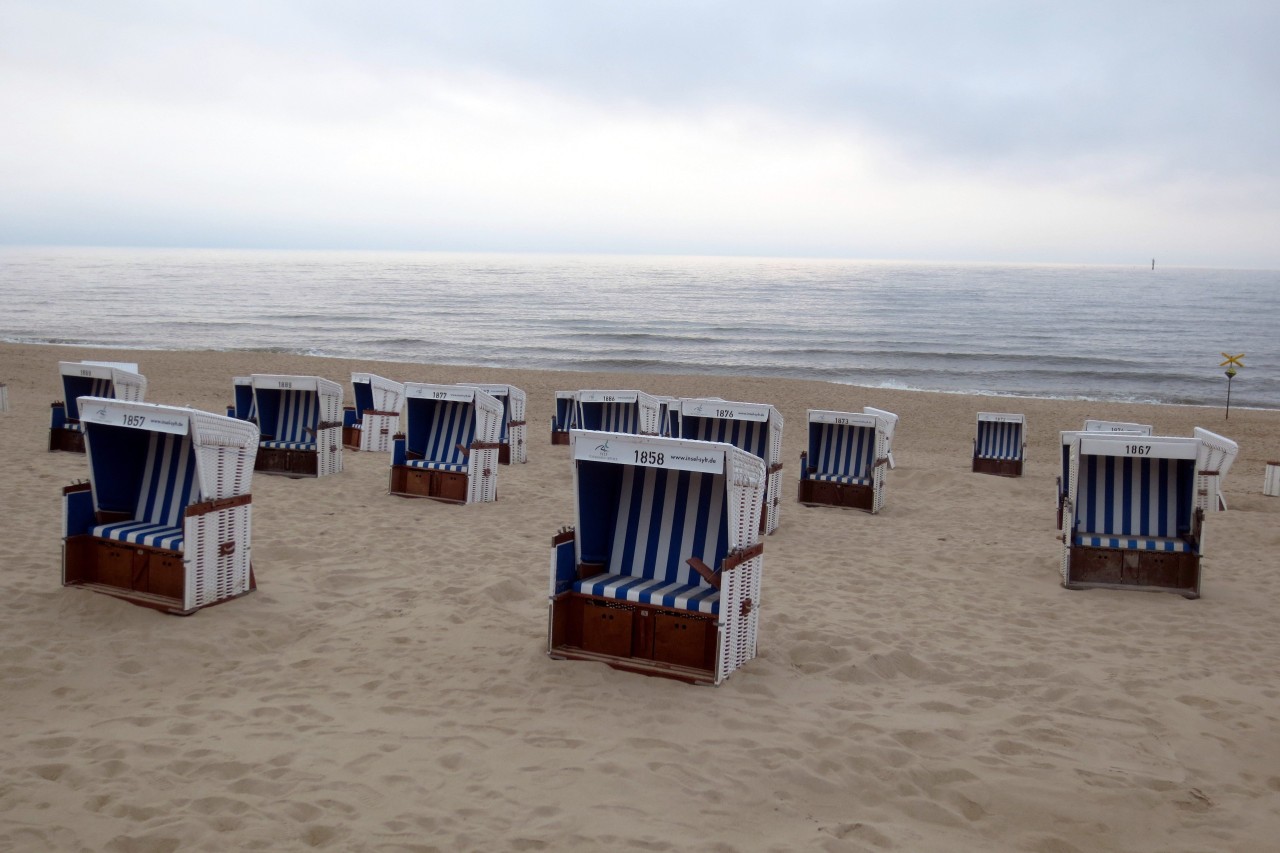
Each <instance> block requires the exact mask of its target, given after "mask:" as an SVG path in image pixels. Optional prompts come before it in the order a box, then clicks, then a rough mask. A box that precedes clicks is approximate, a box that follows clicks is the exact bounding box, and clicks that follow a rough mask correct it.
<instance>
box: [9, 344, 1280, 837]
mask: <svg viewBox="0 0 1280 853" xmlns="http://www.w3.org/2000/svg"><path fill="white" fill-rule="evenodd" d="M85 358H96V359H105V360H112V361H135V362H137V363H138V364H139V367H140V370H141V372H142V373H143V374H145V375H146V377H147V378H148V380H149V389H148V393H147V400H148V401H151V402H158V403H170V404H175V405H190V406H194V407H197V408H202V409H206V410H210V411H214V412H222V411H224V410H225V406H226V405H227V403H228V402H229V401H230V399H231V396H232V389H231V377H232V376H234V375H242V374H249V373H254V372H257V373H297V374H316V375H320V376H324V377H327V378H329V379H332V380H335V381H338V382H340V383H342V384H343V386H344V387H345V388H346V393H347V398H348V401H349V400H350V383H349V377H350V373H351V372H352V371H353V370H361V371H372V372H375V373H378V374H381V375H384V376H387V377H390V378H393V379H398V380H401V381H405V380H413V381H423V382H450V383H451V382H457V381H492V382H509V383H511V384H513V385H517V386H519V387H521V388H523V389H524V390H525V391H526V392H527V394H528V401H529V402H528V421H529V424H530V449H529V462H528V464H526V465H514V466H509V467H503V468H502V469H501V471H500V473H499V478H498V493H499V500H498V501H497V502H496V503H493V504H487V505H474V506H469V507H459V506H451V505H445V504H441V503H437V502H434V501H428V500H409V499H401V498H396V497H392V496H389V495H388V494H387V493H386V490H387V465H388V457H387V456H386V455H384V454H361V453H352V452H348V453H346V454H345V471H344V472H343V473H342V474H340V475H338V476H333V477H326V478H320V479H312V480H305V479H304V480H292V479H287V478H283V477H271V476H258V477H255V480H254V489H253V506H254V539H253V562H254V567H255V572H256V576H257V582H258V590H257V591H256V592H254V593H252V594H250V595H248V596H246V597H244V598H241V599H238V600H235V601H232V602H229V603H227V604H225V605H222V606H218V607H214V608H210V609H207V610H203V611H200V612H198V613H196V614H195V615H193V616H190V617H187V618H179V617H173V616H166V615H162V614H159V613H156V612H153V611H151V610H147V609H144V608H140V607H136V606H133V605H130V604H128V603H125V602H122V601H119V600H116V599H113V598H110V597H107V596H103V595H98V594H94V593H91V592H87V591H84V590H79V589H65V588H63V587H62V586H61V585H60V571H59V566H60V549H61V503H60V495H61V488H62V487H63V486H64V485H67V484H69V483H71V482H73V481H76V480H78V479H84V478H86V477H87V467H86V464H85V459H84V457H83V456H79V455H75V454H67V453H49V452H47V451H46V447H47V431H48V422H49V403H50V402H51V401H53V400H54V399H58V398H60V397H61V388H60V385H59V383H58V376H57V368H56V363H57V362H58V361H59V360H79V359H85ZM1245 379H1247V377H1245ZM0 382H6V383H7V384H8V388H9V406H10V411H9V412H8V413H7V414H3V415H0V478H2V481H3V491H2V493H0V495H2V498H0V499H2V500H3V506H4V511H3V512H2V513H0V649H2V650H3V652H2V653H0V769H2V771H3V772H2V773H0V850H10V851H77V850H94V851H96V850H105V851H113V853H165V851H227V850H268V851H304V850H314V849H319V850H333V851H347V850H352V851H378V853H384V851H385V853H391V851H429V850H447V851H455V850H646V851H655V850H673V851H674V850H679V851H685V850H697V851H735V850H742V851H788V850H823V851H881V850H896V851H939V853H943V851H945V852H946V853H954V851H971V850H972V851H1031V852H1032V853H1088V851H1152V852H1153V853H1154V851H1187V853H1191V851H1232V853H1247V851H1258V853H1262V851H1274V850H1276V849H1277V846H1278V845H1280V676H1278V675H1277V671H1278V668H1280V663H1278V662H1280V616H1278V615H1280V579H1278V578H1277V573H1276V564H1277V556H1276V555H1277V554H1278V553H1280V524H1277V520H1278V519H1280V498H1274V497H1266V496H1264V495H1263V494H1262V492H1261V487H1262V481H1263V469H1264V464H1265V462H1266V461H1267V460H1269V459H1280V412H1277V411H1256V410H1241V409H1233V410H1232V412H1231V417H1230V420H1228V421H1224V420H1223V411H1222V409H1221V408H1195V407H1174V406H1147V405H1127V404H1102V403H1085V402H1075V401H1058V400H1041V399H1007V398H1006V399H993V398H989V397H986V398H984V397H972V396H962V395H947V394H934V393H925V392H904V391H889V390H879V389H867V388H858V387H850V386H840V385H832V384H826V383H820V382H805V381H797V380H780V379H757V378H746V377H715V376H659V375H650V374H644V375H635V374H632V375H624V374H601V373H552V372H542V371H524V370H494V369H478V368H461V367H453V366H448V367H432V366H426V365H412V364H392V363H379V362H371V361H354V360H342V359H319V358H307V357H301V356H290V355H278V354H262V353H240V352H155V351H137V352H134V351H121V350H96V349H90V348H76V347H49V346H26V345H14V344H0ZM593 387H594V388H641V389H643V390H646V391H649V392H651V393H658V394H669V395H675V396H703V395H714V396H719V397H723V398H726V399H729V400H741V401H750V402H765V403H772V404H774V405H775V406H777V407H778V408H779V409H780V410H781V411H782V413H783V415H784V417H785V418H786V439H785V450H784V461H785V464H786V468H785V469H784V472H783V476H784V484H783V506H782V514H781V524H780V527H779V529H778V531H777V533H776V534H774V535H773V536H770V537H768V538H767V540H766V544H765V564H764V591H763V595H762V601H761V602H760V606H761V623H760V624H761V636H760V643H759V654H758V657H757V658H756V659H755V660H754V661H752V662H750V663H749V664H747V665H746V666H745V667H744V668H743V669H742V670H740V671H739V672H737V673H735V674H734V675H733V676H732V677H731V678H729V679H728V680H727V681H726V682H725V683H724V684H723V685H722V686H720V687H718V688H709V687H693V686H688V685H685V684H681V683H678V682H675V681H669V680H665V679H658V678H648V677H644V676H640V675H635V674H630V673H624V672H618V671H615V670H612V669H609V668H607V667H605V666H602V665H598V664H594V663H583V662H567V661H555V660H551V659H550V658H548V656H547V654H546V629H547V585H548V582H547V573H548V569H547V564H548V553H549V544H550V539H551V536H552V534H553V533H554V532H555V531H556V530H557V529H559V528H560V527H561V526H562V525H566V524H571V523H572V521H573V505H572V495H571V493H570V484H571V475H572V472H571V467H570V462H569V455H568V450H567V448H564V447H552V446H551V445H550V444H549V441H548V422H549V419H550V416H551V411H552V403H553V396H554V392H555V391H556V390H572V389H576V388H593ZM1082 390H1085V389H1082ZM866 405H870V406H876V407H880V408H884V409H889V410H891V411H893V412H896V413H898V415H899V416H900V418H901V420H900V423H899V427H898V432H897V436H896V439H895V445H894V452H895V456H896V459H897V463H898V467H897V469H896V470H894V471H893V472H891V473H890V475H889V482H888V487H887V493H886V508H885V509H884V510H883V511H882V512H881V513H880V514H879V515H875V516H872V515H869V514H866V513H862V512H858V511H852V510H838V509H822V508H805V507H802V506H800V505H799V504H797V503H796V502H795V490H796V468H797V463H798V459H799V454H800V451H801V449H802V446H803V444H804V425H805V410H806V409H808V408H826V409H840V410H855V411H856V410H860V409H861V408H862V407H863V406H866ZM979 410H994V411H1011V412H1024V413H1025V414H1026V415H1027V420H1028V424H1029V429H1030V435H1031V443H1030V448H1029V456H1028V463H1027V467H1026V474H1025V476H1023V477H1022V478H1020V479H1005V478H999V477H992V476H983V475H977V474H973V473H971V472H970V471H969V456H970V449H971V443H972V439H973V432H974V416H975V414H976V412H977V411H979ZM1086 417H1095V418H1106V419H1113V420H1127V421H1140V422H1147V423H1152V424H1154V425H1155V427H1156V432H1157V433H1158V434H1162V435H1190V434H1191V430H1192V428H1193V427H1195V426H1203V427H1206V428H1208V429H1212V430H1215V431H1218V432H1221V433H1222V434H1224V435H1226V436H1227V437H1229V438H1232V439H1234V440H1236V441H1237V442H1238V443H1239V444H1240V448H1241V452H1240V457H1239V459H1238V460H1237V462H1236V464H1235V467H1234V468H1233V470H1232V471H1231V474H1230V476H1229V477H1228V479H1227V481H1226V483H1225V486H1224V493H1225V496H1226V498H1227V501H1228V502H1229V505H1230V510H1229V511H1228V512H1226V513H1219V514H1217V515H1216V516H1215V517H1213V518H1212V519H1211V520H1210V523H1209V525H1208V529H1207V534H1206V543H1207V544H1206V549H1205V550H1206V557H1205V559H1204V563H1203V573H1204V580H1203V588H1202V591H1203V597H1202V598H1201V599H1199V600H1195V601H1190V600H1186V599H1184V598H1182V597H1180V596H1177V595H1170V594H1159V593H1142V592H1132V591H1129V592H1122V591H1107V590H1093V591H1080V592H1072V591H1068V590H1065V589H1063V588H1062V587H1061V585H1060V575H1059V568H1060V554H1061V544H1060V543H1059V541H1058V540H1057V538H1056V536H1057V530H1056V528H1055V517H1054V510H1055V505H1054V499H1055V485H1054V480H1055V477H1056V476H1057V474H1058V472H1059V465H1060V456H1059V444H1058V441H1059V440H1058V431H1059V430H1062V429H1074V428H1078V427H1079V426H1080V424H1081V423H1082V421H1083V420H1084V419H1085V418H1086Z"/></svg>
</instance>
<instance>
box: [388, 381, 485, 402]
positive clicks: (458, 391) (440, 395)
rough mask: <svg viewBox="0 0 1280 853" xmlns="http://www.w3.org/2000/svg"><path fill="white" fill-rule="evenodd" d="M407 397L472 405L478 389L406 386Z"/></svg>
mask: <svg viewBox="0 0 1280 853" xmlns="http://www.w3.org/2000/svg"><path fill="white" fill-rule="evenodd" d="M404 393H405V396H406V397H417V398H419V399H422V400H449V401H451V402H454V403H471V402H474V401H475V399H476V389H474V388H460V387H458V386H456V385H412V384H410V385H406V386H404Z"/></svg>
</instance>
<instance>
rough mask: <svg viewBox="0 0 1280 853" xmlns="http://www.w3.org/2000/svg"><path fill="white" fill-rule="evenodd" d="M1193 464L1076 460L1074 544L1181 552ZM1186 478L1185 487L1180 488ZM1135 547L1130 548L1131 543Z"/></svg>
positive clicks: (1106, 458) (1088, 457)
mask: <svg viewBox="0 0 1280 853" xmlns="http://www.w3.org/2000/svg"><path fill="white" fill-rule="evenodd" d="M1180 465H1183V466H1186V467H1187V468H1188V469H1194V461H1193V460H1176V459H1150V458H1145V459H1144V458H1136V457H1117V456H1092V455H1085V456H1082V457H1081V458H1080V466H1079V471H1078V473H1077V476H1078V478H1079V480H1078V484H1077V488H1076V508H1075V525H1074V535H1073V541H1074V542H1075V543H1076V544H1077V545H1095V546H1098V547H1108V548H1133V549H1137V550H1146V551H1185V550H1189V547H1188V546H1187V545H1186V543H1185V542H1183V541H1182V540H1181V539H1180V538H1179V534H1180V533H1182V532H1183V531H1185V530H1188V529H1189V528H1190V517H1191V490H1190V487H1191V485H1192V482H1191V481H1192V479H1193V478H1192V476H1191V470H1189V471H1188V474H1187V476H1185V477H1183V478H1180V477H1179V474H1178V471H1179V466H1180ZM1184 480H1185V485H1186V488H1181V486H1182V485H1183V482H1184ZM1129 543H1133V544H1129Z"/></svg>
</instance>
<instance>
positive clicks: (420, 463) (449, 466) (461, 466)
mask: <svg viewBox="0 0 1280 853" xmlns="http://www.w3.org/2000/svg"><path fill="white" fill-rule="evenodd" d="M408 465H409V467H410V468H426V469H427V470H429V471H456V472H458V473H460V474H465V473H467V471H468V470H469V465H468V463H466V462H432V461H431V460H430V459H410V460H409V462H408Z"/></svg>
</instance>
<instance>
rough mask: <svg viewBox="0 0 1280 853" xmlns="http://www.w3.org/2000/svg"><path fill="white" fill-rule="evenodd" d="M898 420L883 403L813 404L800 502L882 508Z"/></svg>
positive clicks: (803, 458)
mask: <svg viewBox="0 0 1280 853" xmlns="http://www.w3.org/2000/svg"><path fill="white" fill-rule="evenodd" d="M897 420H898V416H897V415H894V414H893V413H892V412H885V411H883V410H880V409H863V411H862V412H860V413H859V412H831V411H823V410H816V409H810V410H809V448H808V450H806V451H804V452H802V453H801V454H800V487H799V500H800V503H803V504H806V505H809V506H814V505H825V506H840V507H852V508H854V509H862V510H866V511H868V512H872V513H876V512H879V511H880V509H881V508H882V507H883V506H884V486H885V475H886V473H887V472H888V470H889V468H891V467H892V466H893V461H892V460H893V451H892V440H893V430H894V428H895V427H896V425H897Z"/></svg>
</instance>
